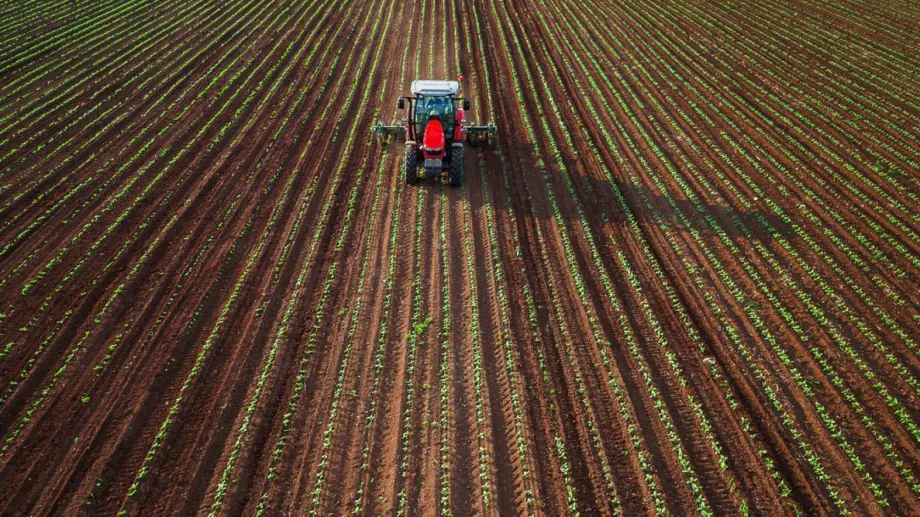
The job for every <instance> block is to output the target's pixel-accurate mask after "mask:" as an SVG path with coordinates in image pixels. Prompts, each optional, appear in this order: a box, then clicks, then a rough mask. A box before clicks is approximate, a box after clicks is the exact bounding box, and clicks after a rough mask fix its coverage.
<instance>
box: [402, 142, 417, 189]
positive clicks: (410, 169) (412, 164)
mask: <svg viewBox="0 0 920 517" xmlns="http://www.w3.org/2000/svg"><path fill="white" fill-rule="evenodd" d="M404 165H405V167H406V185H415V184H417V183H418V151H416V150H415V143H414V142H413V143H412V144H407V145H406V162H405V164H404Z"/></svg>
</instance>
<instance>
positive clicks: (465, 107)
mask: <svg viewBox="0 0 920 517" xmlns="http://www.w3.org/2000/svg"><path fill="white" fill-rule="evenodd" d="M469 109H470V101H469V100H464V101H463V111H468V110H469Z"/></svg>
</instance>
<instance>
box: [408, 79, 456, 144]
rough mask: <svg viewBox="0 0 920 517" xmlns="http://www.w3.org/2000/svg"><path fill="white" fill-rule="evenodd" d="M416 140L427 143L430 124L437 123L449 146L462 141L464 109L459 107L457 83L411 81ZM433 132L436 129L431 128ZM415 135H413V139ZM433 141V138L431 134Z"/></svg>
mask: <svg viewBox="0 0 920 517" xmlns="http://www.w3.org/2000/svg"><path fill="white" fill-rule="evenodd" d="M411 90H412V94H413V95H414V96H415V97H414V98H412V99H411V101H410V102H411V103H412V107H411V108H413V109H412V111H414V113H412V115H413V117H412V119H413V120H412V122H413V125H414V126H415V127H413V128H412V129H413V131H412V132H413V133H415V135H414V138H411V139H413V140H423V141H424V140H425V139H426V136H427V134H428V133H427V129H428V123H429V121H432V120H436V121H438V125H439V126H440V129H441V131H442V132H443V135H444V140H445V144H446V145H450V143H452V141H453V140H455V139H456V140H459V139H460V138H461V131H460V123H461V122H462V119H463V109H462V107H460V106H459V103H460V99H459V98H458V97H457V94H458V93H459V91H460V83H459V82H458V81H412V88H411ZM432 129H434V128H432ZM412 136H413V135H410V137H412ZM430 138H434V135H432V136H431V137H430Z"/></svg>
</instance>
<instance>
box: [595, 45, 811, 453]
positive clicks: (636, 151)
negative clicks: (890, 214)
mask: <svg viewBox="0 0 920 517" xmlns="http://www.w3.org/2000/svg"><path fill="white" fill-rule="evenodd" d="M588 55H589V57H591V56H590V54H588ZM592 61H594V59H593V57H592ZM594 64H595V67H599V65H598V64H597V63H596V61H594ZM589 77H590V76H589ZM602 77H603V76H602ZM592 86H594V87H595V88H597V86H596V85H593V84H592ZM609 86H610V85H609V84H608V87H609ZM614 92H615V94H616V95H615V96H616V98H617V99H616V100H617V102H618V104H619V105H620V106H621V107H622V98H621V97H619V96H618V94H617V92H616V90H614ZM600 99H602V100H604V99H606V97H605V96H602V97H600ZM605 107H606V108H607V111H608V112H611V113H615V112H614V111H613V109H612V107H611V106H609V105H607V104H606V102H605ZM614 120H615V122H617V128H616V129H617V130H619V131H620V133H619V134H621V135H623V136H624V137H626V140H627V148H628V149H629V150H630V151H631V153H632V154H633V155H634V156H637V157H638V158H639V159H640V163H641V164H642V167H643V168H645V169H648V170H651V168H650V167H649V165H648V163H647V162H645V161H644V159H643V158H642V157H641V154H640V151H639V149H638V147H636V146H635V144H634V143H633V142H632V140H631V138H629V136H628V135H629V134H628V133H627V132H626V129H625V128H624V127H623V126H622V125H620V124H619V120H617V119H616V118H615V119H614ZM605 136H606V135H605ZM606 137H607V139H608V141H607V144H608V149H609V150H610V151H611V152H614V153H615V154H616V155H619V153H618V151H617V145H616V144H615V143H613V142H611V141H610V140H609V136H606ZM620 163H621V164H622V165H626V164H627V163H626V162H624V161H621V162H620ZM611 184H613V182H611ZM638 184H641V182H640V183H638ZM647 208H649V209H650V210H653V211H654V207H652V206H651V205H647ZM697 239H698V240H699V241H700V242H702V239H701V238H699V237H697ZM732 330H733V329H732ZM768 395H769V392H768ZM771 400H772V399H771ZM809 457H814V456H813V455H809Z"/></svg>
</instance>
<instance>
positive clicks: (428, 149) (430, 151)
mask: <svg viewBox="0 0 920 517" xmlns="http://www.w3.org/2000/svg"><path fill="white" fill-rule="evenodd" d="M442 149H444V148H443V147H438V148H437V149H434V148H431V147H428V148H426V149H425V150H426V151H428V152H429V153H440V152H441V150H442Z"/></svg>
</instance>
